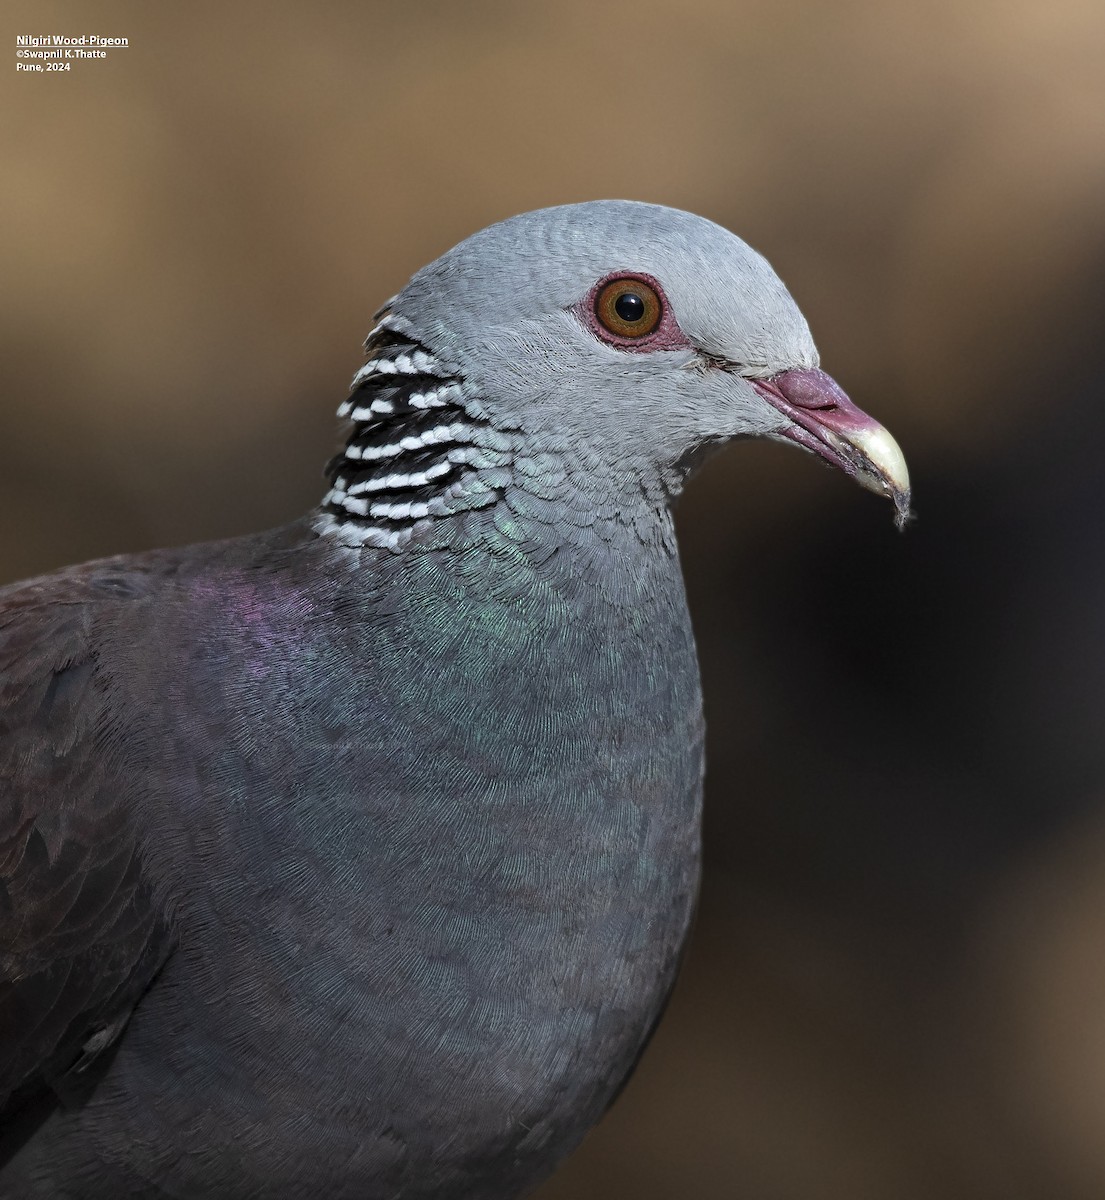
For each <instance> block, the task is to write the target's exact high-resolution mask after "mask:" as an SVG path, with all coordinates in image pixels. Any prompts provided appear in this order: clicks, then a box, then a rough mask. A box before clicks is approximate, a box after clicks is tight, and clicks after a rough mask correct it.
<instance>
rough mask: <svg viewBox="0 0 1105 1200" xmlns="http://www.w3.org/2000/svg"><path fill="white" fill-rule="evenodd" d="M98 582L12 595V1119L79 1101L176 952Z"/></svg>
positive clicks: (3, 925) (4, 633)
mask: <svg viewBox="0 0 1105 1200" xmlns="http://www.w3.org/2000/svg"><path fill="white" fill-rule="evenodd" d="M85 582H86V581H85V580H84V579H83V578H82V577H81V575H80V573H79V572H66V573H65V574H64V575H59V576H54V577H48V578H46V579H43V580H39V581H35V582H32V583H30V584H25V585H23V586H21V587H16V588H8V589H4V590H0V1109H2V1108H3V1106H4V1104H5V1102H6V1101H8V1100H9V1099H10V1098H11V1097H12V1095H13V1093H17V1092H18V1093H27V1092H33V1091H34V1090H35V1089H36V1088H40V1087H41V1086H42V1085H44V1084H47V1083H48V1084H52V1085H53V1086H54V1087H55V1090H58V1091H59V1092H61V1094H64V1081H65V1080H66V1079H67V1078H72V1077H73V1075H74V1073H77V1074H79V1073H80V1072H81V1071H83V1069H84V1068H85V1067H86V1066H87V1065H89V1064H90V1063H91V1061H92V1060H93V1059H94V1058H95V1057H96V1056H97V1055H98V1054H99V1053H100V1052H101V1051H102V1050H104V1049H106V1048H107V1047H108V1046H109V1045H110V1044H111V1042H113V1041H114V1040H115V1038H116V1037H117V1036H118V1033H119V1032H120V1031H121V1030H122V1028H123V1026H124V1025H125V1023H126V1020H127V1017H128V1016H129V1014H130V1012H131V1010H132V1009H133V1007H134V1005H135V1004H136V1003H137V1001H138V999H139V998H140V996H141V994H142V992H143V991H144V989H145V988H146V987H147V986H148V984H149V982H150V980H151V979H152V978H153V976H154V974H156V971H157V970H158V968H159V967H160V965H161V964H162V962H163V961H164V959H165V956H166V954H167V952H168V937H167V931H166V929H165V927H164V924H163V922H162V921H161V920H160V919H159V915H158V914H157V912H156V911H155V908H154V905H153V902H152V900H151V895H150V889H149V887H148V886H147V882H146V881H145V880H144V879H143V875H142V868H141V861H140V856H139V844H138V835H137V831H136V829H135V824H134V819H133V816H134V814H133V812H132V811H131V805H130V804H129V803H128V800H129V797H128V794H127V790H126V788H127V784H126V770H125V759H124V753H123V745H124V741H125V739H124V738H123V736H122V732H123V731H122V730H120V729H119V728H118V727H117V725H116V723H115V722H113V718H112V714H111V705H110V702H109V685H110V674H109V671H108V670H107V669H106V668H105V667H104V665H103V664H101V663H99V662H98V661H97V653H96V646H95V644H94V641H93V636H92V629H93V613H94V611H95V605H94V604H92V603H89V602H88V595H87V590H86V588H85V586H84V584H85ZM16 1099H17V1100H18V1095H17V1096H16Z"/></svg>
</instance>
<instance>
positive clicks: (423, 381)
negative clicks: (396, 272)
mask: <svg viewBox="0 0 1105 1200" xmlns="http://www.w3.org/2000/svg"><path fill="white" fill-rule="evenodd" d="M365 353H366V355H367V362H366V363H365V365H364V366H363V367H362V368H361V369H360V370H359V371H358V372H357V374H356V375H354V377H353V383H352V390H351V392H350V396H349V399H348V400H346V401H345V402H344V403H343V404H342V405H341V407H340V408H339V409H338V416H339V417H341V418H343V419H344V420H348V421H350V422H351V429H350V432H349V436H348V439H347V441H346V445H345V449H344V450H343V451H342V452H341V453H340V454H338V455H337V456H336V457H335V458H334V459H332V460H331V462H330V464H329V465H328V467H327V469H326V474H327V477H328V478H329V480H330V491H329V492H328V493H327V495H326V497H325V498H324V500H323V502H322V512H321V515H320V517H319V520H318V521H317V522H316V527H317V529H318V531H319V532H320V533H321V534H323V535H328V536H332V537H334V538H336V539H337V541H338V542H339V543H341V544H342V545H345V546H349V547H352V548H358V547H362V546H376V547H381V548H384V549H388V550H402V549H403V548H404V547H405V546H407V545H409V544H410V543H411V542H412V541H414V540H415V539H416V538H418V537H419V535H420V534H426V533H428V532H429V531H431V530H432V528H433V526H434V525H435V524H436V523H438V522H440V521H442V520H445V519H448V518H450V517H454V516H456V515H457V514H459V513H462V512H465V511H469V510H472V509H476V508H485V507H487V506H488V505H491V504H494V503H495V501H496V500H498V499H499V498H500V496H501V495H502V493H503V490H504V489H505V487H506V486H507V485H508V483H509V482H510V479H511V465H512V462H513V450H514V442H513V439H512V438H511V437H510V436H509V435H508V434H504V433H502V432H500V431H498V430H497V429H495V427H494V426H493V425H492V424H491V423H490V422H489V421H488V420H486V418H483V417H479V416H476V415H474V414H473V412H472V407H473V406H472V404H471V401H472V400H473V399H474V397H473V396H472V394H471V392H470V390H469V387H468V385H467V383H466V381H465V380H464V378H463V377H461V376H460V375H458V374H455V373H453V372H451V371H450V370H449V369H448V368H447V367H445V366H444V365H443V364H442V363H441V362H440V360H439V359H438V358H437V357H436V356H435V355H434V354H433V352H432V351H431V350H429V349H428V348H427V347H426V346H424V345H423V344H422V343H420V342H418V341H417V340H415V339H414V338H412V337H411V336H409V335H407V334H406V333H404V332H402V331H401V330H399V329H397V328H396V318H395V317H394V316H393V315H392V314H391V312H390V311H389V310H388V309H387V308H385V309H383V310H382V311H381V313H380V314H379V321H378V323H377V325H376V327H375V328H374V329H373V330H372V332H371V333H370V334H369V335H368V338H367V340H366V341H365Z"/></svg>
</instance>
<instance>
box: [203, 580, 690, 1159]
mask: <svg viewBox="0 0 1105 1200" xmlns="http://www.w3.org/2000/svg"><path fill="white" fill-rule="evenodd" d="M489 575H490V577H491V580H492V583H495V582H496V579H495V575H494V569H493V565H492V567H491V568H490V569H489V568H488V567H487V566H486V565H485V566H484V568H483V569H482V571H481V572H480V576H479V577H480V579H481V581H482V583H483V584H484V585H486V583H487V581H488V577H489ZM431 582H433V583H434V584H435V585H436V586H430V583H431ZM555 582H556V585H557V586H555V587H554V586H553V584H552V583H551V582H550V581H549V580H548V579H547V578H542V577H540V576H537V577H534V576H533V575H532V574H531V575H530V577H528V578H527V577H519V576H517V575H514V576H510V575H509V573H507V574H505V575H503V576H502V577H500V578H499V579H498V585H497V586H493V587H491V588H488V587H486V586H484V587H482V588H481V589H480V590H479V591H478V593H469V592H465V590H464V588H463V586H461V585H459V584H457V583H456V582H455V581H450V582H448V583H447V584H443V583H442V582H441V581H440V580H437V581H426V580H417V579H415V580H412V581H411V583H410V586H409V587H407V588H405V589H402V590H400V591H399V592H398V598H397V599H395V598H393V603H392V607H391V610H390V611H389V613H388V614H387V616H386V618H385V617H380V616H377V618H376V623H373V622H372V620H371V619H367V620H366V623H365V624H363V625H362V626H361V627H359V628H358V629H357V630H355V631H350V630H348V629H347V630H345V631H344V632H343V633H342V634H341V636H340V637H339V638H336V639H330V640H329V641H328V642H327V643H326V644H325V645H322V646H319V645H314V646H312V647H310V648H308V649H307V651H306V652H305V653H304V654H302V655H301V658H300V663H299V667H298V670H299V671H300V672H301V673H304V672H305V673H306V676H307V678H306V679H304V678H303V677H302V675H301V678H300V679H299V680H298V681H296V680H295V679H294V673H295V669H294V668H293V669H290V671H289V674H288V676H287V678H286V679H281V678H275V677H268V678H266V679H265V680H264V681H263V684H264V690H265V691H266V714H267V715H266V719H265V720H264V721H263V722H259V721H258V720H256V719H255V718H254V717H252V716H251V715H250V712H249V705H248V704H244V703H240V704H239V707H238V710H237V712H236V713H231V712H230V711H229V709H228V712H227V716H226V728H227V730H228V734H229V736H228V738H227V745H226V747H225V748H224V751H223V753H224V755H225V756H227V757H228V758H230V759H234V758H235V757H236V756H239V755H240V756H241V758H242V760H243V761H245V760H246V759H247V758H248V759H249V760H250V762H251V765H250V766H249V768H248V769H247V770H246V771H245V775H244V776H243V778H244V779H245V780H246V781H247V782H245V783H243V785H242V786H243V788H244V790H245V791H246V792H249V793H250V794H251V795H252V796H253V797H254V798H253V799H250V797H249V796H247V795H241V796H237V795H235V794H233V793H234V789H232V790H231V794H230V795H229V796H228V797H226V798H225V802H226V803H227V810H226V811H227V813H228V816H229V824H230V825H231V826H232V829H231V830H228V832H229V833H230V834H231V836H229V837H226V838H224V839H223V841H222V842H221V843H220V846H222V847H227V848H229V847H232V848H233V851H232V853H231V852H227V853H225V859H226V861H225V863H224V864H223V866H224V872H225V873H224V876H223V883H222V884H221V885H220V888H221V890H220V889H218V888H217V889H215V890H212V889H207V890H206V892H205V894H204V897H203V898H202V901H201V902H200V903H201V905H202V907H203V909H204V911H203V913H202V914H201V922H202V923H203V924H205V925H206V926H207V927H209V928H216V929H219V930H220V936H221V937H222V938H223V939H224V940H225V938H226V936H227V928H228V926H231V927H232V928H231V930H230V940H231V941H232V942H233V944H234V946H235V949H236V953H235V955H234V956H233V961H232V962H231V963H230V964H228V963H227V961H226V955H225V954H223V955H222V959H221V962H220V971H221V972H222V977H221V979H220V986H219V994H220V997H221V998H225V997H226V995H227V994H228V992H229V993H230V994H231V995H240V996H241V997H243V1003H244V1005H245V1006H246V1007H243V1009H242V1010H241V1013H240V1016H241V1018H242V1019H240V1020H239V1019H238V1015H236V1014H235V1012H234V1011H232V1008H233V1006H231V1007H230V1008H227V1007H225V1006H224V1008H223V1010H222V1012H220V1013H219V1014H218V1015H217V1016H216V1017H215V1020H216V1021H218V1022H220V1023H222V1024H224V1025H225V1027H226V1028H225V1040H226V1042H227V1043H228V1044H230V1043H233V1045H234V1047H235V1050H234V1052H235V1053H239V1051H240V1049H241V1047H242V1046H246V1048H247V1058H248V1059H249V1061H250V1063H251V1069H257V1070H262V1069H267V1066H266V1064H270V1063H271V1064H272V1066H273V1069H274V1071H276V1072H278V1073H279V1074H280V1077H281V1086H282V1088H283V1089H284V1093H285V1094H287V1093H288V1088H289V1084H288V1082H287V1078H288V1073H289V1072H288V1068H289V1067H291V1068H292V1070H293V1073H294V1078H295V1079H296V1080H297V1081H298V1082H297V1083H296V1084H295V1087H296V1088H299V1087H302V1088H303V1089H304V1092H305V1094H304V1095H302V1096H295V1097H294V1100H295V1102H296V1106H297V1107H298V1109H299V1111H313V1110H315V1109H317V1105H318V1102H319V1097H315V1096H312V1095H308V1094H306V1093H308V1092H310V1089H311V1087H312V1081H317V1080H325V1081H326V1087H327V1089H328V1091H327V1096H326V1098H325V1100H324V1103H325V1104H326V1105H333V1104H337V1105H338V1106H339V1107H340V1109H341V1111H342V1112H343V1113H344V1114H346V1115H347V1116H348V1114H353V1116H352V1123H353V1125H354V1126H355V1127H356V1128H358V1129H361V1130H363V1128H364V1127H366V1126H371V1125H372V1124H373V1122H375V1121H377V1120H379V1119H381V1114H386V1116H387V1120H388V1122H389V1126H390V1127H391V1128H393V1129H396V1130H400V1131H401V1136H402V1138H403V1139H404V1141H405V1142H411V1141H414V1142H418V1143H420V1144H421V1143H423V1142H424V1143H425V1144H426V1147H427V1148H425V1149H424V1153H426V1154H429V1153H430V1150H429V1149H428V1147H430V1146H432V1145H433V1144H435V1139H437V1140H438V1141H440V1139H441V1138H444V1137H446V1136H448V1137H452V1136H453V1135H454V1134H456V1132H457V1131H458V1130H463V1131H464V1136H463V1138H462V1139H461V1140H462V1141H463V1143H464V1144H465V1145H468V1146H483V1147H486V1152H487V1154H488V1155H490V1156H492V1157H494V1156H495V1155H498V1154H500V1153H501V1152H502V1150H503V1147H505V1146H514V1145H516V1144H518V1143H520V1142H523V1141H525V1140H526V1139H527V1138H530V1139H532V1145H533V1148H534V1152H535V1153H536V1152H537V1146H538V1145H539V1144H543V1142H542V1139H543V1138H548V1137H551V1136H553V1134H552V1132H551V1131H552V1130H553V1129H556V1130H559V1131H560V1132H559V1133H558V1135H557V1136H567V1134H568V1132H569V1131H570V1130H574V1129H577V1128H578V1130H580V1131H582V1129H584V1128H585V1127H586V1126H587V1125H588V1124H589V1123H591V1122H592V1121H593V1120H594V1119H595V1118H596V1116H597V1115H598V1112H600V1111H601V1109H602V1107H603V1106H604V1105H605V1103H606V1102H607V1101H608V1100H609V1097H610V1095H611V1094H612V1092H613V1091H614V1090H615V1088H616V1087H617V1085H618V1084H619V1083H620V1081H621V1080H622V1079H623V1078H624V1076H625V1075H626V1074H627V1073H628V1071H629V1069H630V1068H631V1065H632V1062H633V1061H634V1059H635V1057H636V1055H637V1053H638V1052H639V1049H640V1046H641V1044H642V1041H643V1039H644V1038H645V1036H646V1035H647V1032H648V1030H649V1028H650V1027H651V1025H652V1024H653V1022H654V1020H655V1018H656V1016H657V1015H658V1013H659V1010H660V1009H661V1007H662V1005H663V1001H664V998H665V997H666V995H667V992H668V990H669V989H670V986H671V983H672V980H673V977H674V972H675V967H676V962H677V958H678V954H679V950H680V949H681V946H682V943H683V940H684V937H685V934H686V929H687V926H688V923H689V919H690V913H691V908H692V905H693V900H694V895H695V891H696V886H697V875H698V845H699V803H700V779H701V752H702V751H701V733H702V729H701V716H700V698H699V689H698V678H697V668H696V664H695V659H694V650H693V643H692V639H691V634H690V629H689V625H688V623H687V617H686V611H685V607H684V604H683V593H682V586H681V582H678V579H677V580H676V582H677V583H678V586H677V587H676V588H675V589H673V590H665V589H660V588H657V587H655V586H653V587H649V588H638V589H636V591H634V592H633V595H632V597H631V599H630V598H627V597H626V596H625V595H616V596H613V597H612V596H611V595H610V594H609V593H608V592H606V591H603V590H602V589H599V590H598V591H597V592H596V591H595V590H594V589H592V590H591V592H590V594H588V589H586V588H578V589H577V588H564V587H563V586H561V583H562V581H559V580H558V581H555ZM370 618H371V614H370ZM315 673H318V674H319V675H320V676H324V677H325V680H326V684H327V686H326V687H317V686H315V685H314V682H313V676H314V675H315ZM305 683H306V684H307V686H305ZM285 690H286V691H287V693H288V699H289V703H288V707H287V710H286V711H285V706H284V705H283V704H282V693H283V692H284V691H285ZM293 694H294V695H296V696H297V697H298V700H297V701H296V702H295V704H294V708H293V707H292V699H291V698H292V695H293ZM304 696H306V697H307V700H306V701H304V700H303V697H304ZM238 699H239V701H241V700H242V697H241V696H239V697H238ZM265 788H268V789H270V791H271V798H270V800H269V801H268V802H267V803H263V804H259V803H257V802H256V794H257V792H258V791H262V792H263V791H264V789H265ZM217 852H219V853H222V851H217ZM206 877H207V878H210V874H209V873H208V874H207V875H206ZM244 896H248V897H249V898H250V903H249V904H247V905H243V904H242V899H243V897H244ZM212 908H217V909H220V910H221V911H219V912H218V913H217V915H216V917H215V919H211V913H210V910H211V909H212ZM228 973H229V974H230V975H231V976H233V978H230V979H227V977H226V976H227V974H228ZM258 980H261V981H264V986H263V987H259V986H258ZM273 994H276V995H277V1001H278V1003H276V1008H278V1011H279V1015H280V1020H281V1021H282V1022H283V1023H284V1024H285V1025H287V1027H288V1029H289V1030H294V1041H291V1042H282V1043H281V1050H280V1060H279V1061H277V1062H275V1063H272V1058H273V1044H274V1030H273V1028H272V1020H271V1017H272V1011H273V1008H274V1002H273ZM258 996H260V997H261V998H262V999H263V1000H264V1003H265V1005H266V1006H267V1011H266V1012H265V1013H264V1014H262V1016H263V1018H264V1019H261V1020H259V1019H258V1015H257V1013H255V1012H252V1011H248V1006H249V1005H251V1004H252V1003H253V998H255V997H258ZM219 1036H220V1037H222V1036H223V1034H220V1035H219ZM276 1036H277V1037H279V1034H278V1033H277V1034H276ZM254 1041H256V1043H257V1044H256V1045H255V1046H254V1045H252V1043H253V1042H254ZM343 1119H344V1118H343Z"/></svg>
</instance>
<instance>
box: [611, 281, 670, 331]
mask: <svg viewBox="0 0 1105 1200" xmlns="http://www.w3.org/2000/svg"><path fill="white" fill-rule="evenodd" d="M663 315H664V306H663V305H662V304H661V303H660V297H659V296H658V295H657V294H656V290H655V289H654V288H652V287H650V286H649V285H648V284H647V283H645V282H644V280H642V279H612V280H611V281H610V282H609V283H608V284H606V286H605V287H603V288H602V289H601V290H600V291H599V294H598V295H597V296H596V297H595V316H596V317H598V319H599V321H600V323H601V324H602V325H603V326H604V327H605V328H606V329H608V330H609V331H610V332H611V333H613V334H616V335H617V336H618V337H623V338H641V337H646V336H647V335H648V334H650V333H652V332H653V331H654V330H655V329H656V327H657V325H659V324H660V318H661V317H663Z"/></svg>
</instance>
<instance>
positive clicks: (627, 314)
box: [614, 292, 645, 325]
mask: <svg viewBox="0 0 1105 1200" xmlns="http://www.w3.org/2000/svg"><path fill="white" fill-rule="evenodd" d="M614 311H615V312H616V313H617V314H618V316H619V317H621V319H622V320H623V321H624V322H625V323H626V324H627V325H633V324H634V323H635V322H637V321H639V320H640V319H641V318H642V317H643V316H644V315H645V302H644V301H643V300H642V299H641V297H640V296H638V295H637V293H636V292H623V293H622V294H621V295H620V296H619V297H618V298H617V300H615V301H614Z"/></svg>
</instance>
